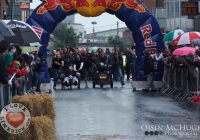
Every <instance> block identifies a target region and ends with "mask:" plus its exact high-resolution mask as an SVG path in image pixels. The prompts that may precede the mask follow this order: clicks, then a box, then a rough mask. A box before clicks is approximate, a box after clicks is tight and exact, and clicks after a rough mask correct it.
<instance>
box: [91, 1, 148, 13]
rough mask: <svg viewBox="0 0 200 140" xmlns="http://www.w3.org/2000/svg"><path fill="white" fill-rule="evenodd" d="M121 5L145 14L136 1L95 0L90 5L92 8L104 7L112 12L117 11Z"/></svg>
mask: <svg viewBox="0 0 200 140" xmlns="http://www.w3.org/2000/svg"><path fill="white" fill-rule="evenodd" d="M122 4H124V5H125V6H126V7H127V8H129V9H134V10H137V11H138V12H146V9H145V8H144V6H143V5H141V4H139V3H138V2H137V1H136V0H96V1H95V2H94V3H93V4H92V7H98V6H99V7H106V8H108V9H111V10H113V11H117V10H118V9H119V8H120V7H121V5H122Z"/></svg>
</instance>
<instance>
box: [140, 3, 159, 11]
mask: <svg viewBox="0 0 200 140" xmlns="http://www.w3.org/2000/svg"><path fill="white" fill-rule="evenodd" d="M141 2H142V3H143V4H144V5H145V6H146V7H147V8H148V9H149V11H151V12H152V9H153V8H154V7H156V0H141Z"/></svg>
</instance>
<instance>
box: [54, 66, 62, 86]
mask: <svg viewBox="0 0 200 140" xmlns="http://www.w3.org/2000/svg"><path fill="white" fill-rule="evenodd" d="M52 69H53V81H54V84H53V87H56V84H57V81H58V79H60V76H61V72H60V69H54V68H52Z"/></svg>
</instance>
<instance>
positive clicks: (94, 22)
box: [91, 21, 97, 42]
mask: <svg viewBox="0 0 200 140" xmlns="http://www.w3.org/2000/svg"><path fill="white" fill-rule="evenodd" d="M91 23H92V24H93V42H94V25H95V24H97V22H96V21H93V22H91Z"/></svg>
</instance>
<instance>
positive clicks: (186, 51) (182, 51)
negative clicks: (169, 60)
mask: <svg viewBox="0 0 200 140" xmlns="http://www.w3.org/2000/svg"><path fill="white" fill-rule="evenodd" d="M195 52H196V49H195V48H191V47H182V48H178V49H176V50H175V51H174V52H173V53H172V54H173V55H178V56H185V55H188V54H189V53H192V54H193V55H194V53H195Z"/></svg>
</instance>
